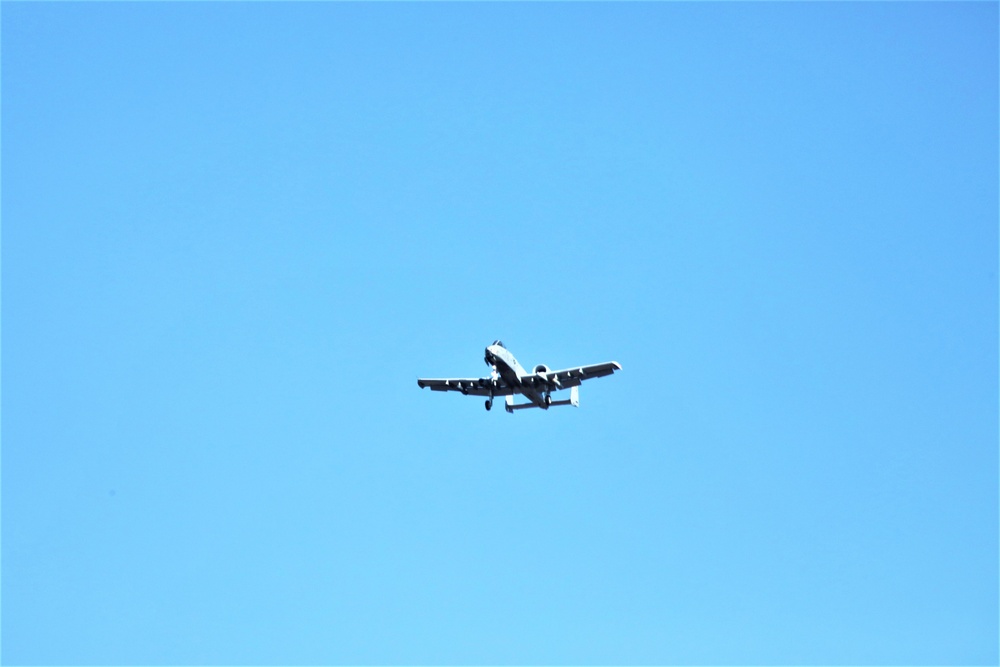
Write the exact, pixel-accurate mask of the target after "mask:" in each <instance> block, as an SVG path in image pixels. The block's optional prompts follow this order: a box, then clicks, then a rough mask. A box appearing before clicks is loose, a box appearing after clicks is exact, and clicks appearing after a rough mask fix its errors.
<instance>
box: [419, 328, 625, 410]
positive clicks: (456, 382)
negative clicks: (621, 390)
mask: <svg viewBox="0 0 1000 667" xmlns="http://www.w3.org/2000/svg"><path fill="white" fill-rule="evenodd" d="M485 361H486V365H487V366H489V367H490V368H492V372H491V373H490V376H489V377H486V378H444V379H425V378H420V379H419V380H417V385H418V386H419V387H420V388H424V387H430V388H431V390H432V391H460V392H462V393H463V394H465V395H467V396H468V395H470V394H471V395H472V396H487V397H488V398H487V399H486V409H487V410H489V409H490V408H492V407H493V398H494V397H495V396H506V397H507V398H506V406H505V409H506V410H507V412H509V413H513V412H514V410H523V409H525V408H541V409H543V410H548V409H549V408H550V407H552V406H553V405H572V406H573V407H579V405H580V394H579V387H580V383H581V382H583V381H584V380H589V379H590V378H599V377H603V376H605V375H611V374H612V373H614V372H615V371H620V370H621V369H622V367H621V364H619V363H618V362H617V361H607V362H605V363H603V364H594V365H592V366H575V367H573V368H567V369H566V370H562V371H552V370H549V367H548V366H546V365H545V364H538V365H537V366H535V370H534V371H532V372H531V373H529V372H528V371H526V370H524V368H523V367H522V366H521V364H519V363H517V359H515V358H514V355H513V354H511V353H510V350H508V349H507V348H506V347H504V344H503V343H502V342H501V341H499V340H495V341H493V344H492V345H490V346H489V347H487V348H486V357H485ZM559 389H569V390H570V395H569V398H568V399H566V400H561V401H553V400H552V392H553V391H557V390H559ZM515 394H523V395H524V396H525V398H527V399H528V400H529V401H531V402H530V403H520V404H515V403H514V395H515Z"/></svg>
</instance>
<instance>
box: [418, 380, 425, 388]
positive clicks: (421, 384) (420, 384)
mask: <svg viewBox="0 0 1000 667" xmlns="http://www.w3.org/2000/svg"><path fill="white" fill-rule="evenodd" d="M417 386H418V387H420V388H421V389H423V388H424V387H426V386H427V385H425V384H424V381H423V380H417Z"/></svg>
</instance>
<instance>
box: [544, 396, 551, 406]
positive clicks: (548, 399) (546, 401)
mask: <svg viewBox="0 0 1000 667" xmlns="http://www.w3.org/2000/svg"><path fill="white" fill-rule="evenodd" d="M550 405H552V395H551V394H545V407H549V406H550Z"/></svg>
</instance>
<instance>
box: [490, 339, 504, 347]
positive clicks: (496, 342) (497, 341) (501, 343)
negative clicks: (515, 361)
mask: <svg viewBox="0 0 1000 667" xmlns="http://www.w3.org/2000/svg"><path fill="white" fill-rule="evenodd" d="M493 344H494V345H499V346H500V347H507V346H506V345H504V344H503V341H502V340H495V341H493Z"/></svg>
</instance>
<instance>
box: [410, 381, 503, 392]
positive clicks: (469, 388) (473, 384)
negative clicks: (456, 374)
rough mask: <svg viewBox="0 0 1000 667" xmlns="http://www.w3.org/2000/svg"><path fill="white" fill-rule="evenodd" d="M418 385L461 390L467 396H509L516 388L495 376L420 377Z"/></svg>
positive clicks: (434, 388)
mask: <svg viewBox="0 0 1000 667" xmlns="http://www.w3.org/2000/svg"><path fill="white" fill-rule="evenodd" d="M417 386H418V387H420V388H421V389H423V388H424V387H429V388H430V390H431V391H460V392H462V393H463V394H465V395H467V396H491V395H492V396H507V395H508V394H513V393H514V390H513V389H511V388H510V386H509V385H508V384H507V383H506V382H504V381H503V380H494V379H493V378H441V379H428V378H420V379H418V380H417Z"/></svg>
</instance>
